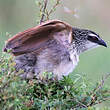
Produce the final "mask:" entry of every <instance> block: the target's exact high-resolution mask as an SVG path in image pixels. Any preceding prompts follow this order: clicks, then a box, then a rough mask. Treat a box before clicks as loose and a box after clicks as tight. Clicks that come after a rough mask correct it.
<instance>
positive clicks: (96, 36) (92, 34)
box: [89, 33, 97, 37]
mask: <svg viewBox="0 0 110 110" xmlns="http://www.w3.org/2000/svg"><path fill="white" fill-rule="evenodd" d="M89 36H94V37H97V35H95V34H92V33H90V34H89Z"/></svg>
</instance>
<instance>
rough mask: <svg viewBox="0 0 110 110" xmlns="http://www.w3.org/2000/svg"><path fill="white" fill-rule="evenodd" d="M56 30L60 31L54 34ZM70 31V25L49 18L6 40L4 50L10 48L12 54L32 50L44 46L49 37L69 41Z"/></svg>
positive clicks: (70, 37) (70, 38)
mask: <svg viewBox="0 0 110 110" xmlns="http://www.w3.org/2000/svg"><path fill="white" fill-rule="evenodd" d="M58 32H60V35H58V34H56V33H58ZM71 33H72V28H71V26H70V25H68V24H66V23H64V22H62V21H59V20H51V21H48V22H46V23H43V24H41V25H38V26H36V27H33V28H30V29H28V30H26V31H24V32H20V33H18V34H16V35H15V36H13V37H12V38H10V39H9V40H8V41H7V44H6V47H5V49H4V50H5V51H6V50H7V49H11V50H12V53H13V54H14V55H20V54H24V53H29V52H33V51H36V50H38V49H40V48H42V47H44V46H45V43H46V41H47V40H49V39H57V40H58V41H64V40H68V42H71V40H72V35H71Z"/></svg>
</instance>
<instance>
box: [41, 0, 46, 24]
mask: <svg viewBox="0 0 110 110" xmlns="http://www.w3.org/2000/svg"><path fill="white" fill-rule="evenodd" d="M47 2H48V0H44V8H43V11H42V15H41V20H40V24H41V23H42V22H43V21H44V17H45V10H46V8H47Z"/></svg>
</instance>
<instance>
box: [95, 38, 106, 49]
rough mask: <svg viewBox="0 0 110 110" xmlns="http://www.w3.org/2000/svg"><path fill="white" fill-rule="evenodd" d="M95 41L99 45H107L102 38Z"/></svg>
mask: <svg viewBox="0 0 110 110" xmlns="http://www.w3.org/2000/svg"><path fill="white" fill-rule="evenodd" d="M97 43H98V44H99V45H102V46H104V47H107V44H106V43H105V41H104V40H102V39H100V40H98V42H97Z"/></svg>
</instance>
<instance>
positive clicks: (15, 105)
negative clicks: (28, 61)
mask: <svg viewBox="0 0 110 110" xmlns="http://www.w3.org/2000/svg"><path fill="white" fill-rule="evenodd" d="M14 65H15V63H13V58H12V56H8V55H7V54H3V55H2V57H1V58H0V109H2V110H67V109H68V110H70V109H83V110H84V109H85V110H86V109H89V110H95V107H94V105H96V104H100V103H102V102H103V101H105V100H108V99H109V98H110V90H108V88H106V87H103V84H104V81H105V79H106V78H107V77H108V76H109V74H108V75H107V76H106V77H104V78H103V79H102V81H101V82H99V83H97V84H95V85H93V84H90V83H91V82H89V81H87V78H86V77H85V76H81V75H79V74H76V75H74V77H73V78H72V79H71V78H70V77H69V76H68V77H64V78H63V79H62V80H59V81H58V80H52V78H51V77H49V78H44V79H43V80H37V79H33V80H22V79H21V78H20V77H19V74H20V72H21V71H19V72H15V69H14Z"/></svg>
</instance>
